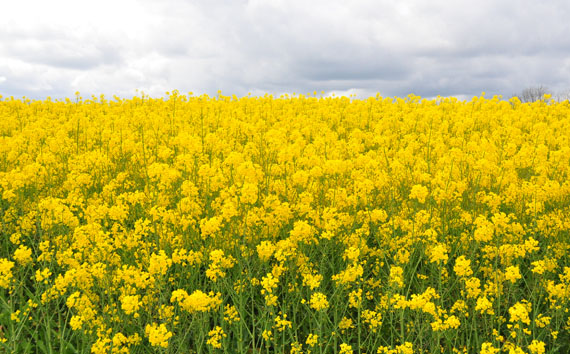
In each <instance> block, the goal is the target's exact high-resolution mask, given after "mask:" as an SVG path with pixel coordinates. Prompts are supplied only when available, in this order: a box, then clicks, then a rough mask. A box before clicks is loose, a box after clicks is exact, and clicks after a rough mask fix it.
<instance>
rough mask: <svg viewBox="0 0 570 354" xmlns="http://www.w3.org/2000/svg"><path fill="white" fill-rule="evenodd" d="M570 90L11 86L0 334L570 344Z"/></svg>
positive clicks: (59, 346)
mask: <svg viewBox="0 0 570 354" xmlns="http://www.w3.org/2000/svg"><path fill="white" fill-rule="evenodd" d="M569 177H570V104H569V103H568V101H566V102H561V103H557V102H554V101H550V100H549V99H548V97H546V98H545V99H543V100H541V101H538V102H534V103H525V104H523V103H521V102H520V101H519V100H518V99H517V98H513V99H511V100H509V101H505V100H501V99H500V98H498V97H494V98H492V99H489V98H485V97H484V96H481V97H474V98H473V99H472V100H467V101H459V100H457V99H453V98H437V99H434V100H425V99H421V98H420V97H417V96H413V95H411V96H408V97H406V98H384V97H381V96H379V95H378V96H376V97H371V98H368V99H364V100H359V99H354V98H346V97H317V96H316V95H291V96H289V95H284V96H281V97H272V96H270V95H266V96H263V97H251V96H248V97H243V98H239V99H238V98H237V97H235V96H232V97H229V96H223V95H221V94H219V95H218V96H216V97H208V96H206V95H202V96H194V95H192V94H188V95H183V94H180V93H179V92H177V91H174V92H171V93H167V96H165V97H164V98H160V99H154V98H151V97H148V96H146V95H144V94H143V95H141V97H134V98H132V99H122V98H119V97H113V99H106V98H105V97H103V96H101V97H91V98H89V99H84V98H81V97H80V96H79V95H78V96H77V97H75V98H74V99H66V100H52V99H50V98H48V99H46V100H43V101H32V100H29V99H25V98H24V99H13V98H6V97H3V98H2V97H1V96H0V196H1V199H0V219H1V236H0V307H1V311H0V352H5V353H90V352H92V353H319V354H322V353H342V354H347V353H381V354H412V353H426V354H427V353H480V354H493V353H509V354H522V353H528V354H543V353H569V352H570V344H569V343H570V335H569V329H570V319H569V316H570V313H569V309H570V304H569V301H570V257H569V251H570V250H569V248H570V178H569Z"/></svg>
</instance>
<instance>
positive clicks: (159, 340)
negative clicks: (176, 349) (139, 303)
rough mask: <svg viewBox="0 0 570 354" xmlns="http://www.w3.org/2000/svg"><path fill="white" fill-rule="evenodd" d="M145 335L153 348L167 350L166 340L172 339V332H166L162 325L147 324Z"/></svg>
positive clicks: (164, 326)
mask: <svg viewBox="0 0 570 354" xmlns="http://www.w3.org/2000/svg"><path fill="white" fill-rule="evenodd" d="M145 333H146V335H147V337H148V341H149V343H150V345H152V346H153V347H162V348H168V340H169V339H170V338H171V337H172V332H170V331H168V329H167V328H166V325H165V324H164V323H162V324H160V325H158V324H156V323H153V324H147V325H146V327H145Z"/></svg>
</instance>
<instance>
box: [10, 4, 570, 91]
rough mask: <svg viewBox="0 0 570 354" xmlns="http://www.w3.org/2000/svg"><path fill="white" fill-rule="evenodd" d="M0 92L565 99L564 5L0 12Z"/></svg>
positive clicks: (20, 8) (568, 42) (568, 40)
mask: <svg viewBox="0 0 570 354" xmlns="http://www.w3.org/2000/svg"><path fill="white" fill-rule="evenodd" d="M0 5H1V10H0V94H2V95H4V96H12V95H13V96H15V97H22V96H26V97H30V98H37V99H43V98H45V97H46V96H51V97H54V98H61V97H72V96H73V95H74V92H75V91H80V92H81V94H82V95H83V96H84V97H88V96H90V95H91V94H96V95H98V94H101V93H104V94H106V95H112V94H117V95H119V96H122V97H132V96H133V95H135V94H136V89H138V90H142V91H144V92H145V93H147V94H149V95H151V96H163V95H164V93H165V91H168V90H172V89H178V90H179V91H180V92H182V93H188V92H189V91H192V92H194V93H195V94H200V93H208V94H215V93H216V92H217V91H218V90H222V92H223V94H228V95H229V94H236V95H238V96H243V95H247V94H248V93H252V94H254V95H258V94H263V93H266V92H267V93H273V94H280V93H286V92H287V93H293V92H296V93H303V94H305V93H307V92H312V91H314V90H317V91H319V92H320V91H321V90H324V91H326V92H327V93H331V92H336V93H338V94H342V93H345V94H346V93H357V94H358V95H359V96H361V97H366V96H370V95H375V94H376V93H377V92H379V93H380V94H381V95H382V96H385V97H386V96H406V95H408V94H410V93H414V94H416V95H420V96H422V97H433V96H436V95H442V96H458V97H460V98H470V97H471V96H473V95H479V94H480V93H481V92H482V91H486V92H487V96H490V95H493V94H502V95H503V96H504V97H505V98H509V97H511V95H512V94H513V93H515V92H518V91H520V90H522V89H523V88H525V87H528V86H533V85H540V84H542V85H545V86H547V87H549V88H550V89H551V90H552V91H563V90H568V89H570V25H569V24H570V2H569V1H568V0H560V1H556V0H551V1H537V0H512V1H511V0H504V1H501V0H480V1H452V0H450V1H441V0H429V1H428V0H425V1H409V0H400V1H393V0H392V1H384V0H381V1H379V0H363V1H350V0H341V1H334V0H327V1H293V0H278V1H261V0H252V1H240V0H234V1H216V0H210V1H187V0H153V1H151V0H144V1H135V0H112V1H110V0H97V1H94V0H93V1H82V0H73V1H72V0H49V1H46V0H38V1H30V0H17V1H16V0H5V1H2V3H1V4H0Z"/></svg>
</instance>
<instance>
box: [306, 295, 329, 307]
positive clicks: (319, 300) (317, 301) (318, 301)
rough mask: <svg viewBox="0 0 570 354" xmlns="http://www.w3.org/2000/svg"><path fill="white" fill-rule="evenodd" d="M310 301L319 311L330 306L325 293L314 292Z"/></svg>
mask: <svg viewBox="0 0 570 354" xmlns="http://www.w3.org/2000/svg"><path fill="white" fill-rule="evenodd" d="M309 303H310V305H311V307H312V308H313V309H315V310H317V311H320V310H324V309H327V308H328V307H329V302H328V300H327V296H326V295H325V294H323V293H313V294H312V295H311V301H310V302H309Z"/></svg>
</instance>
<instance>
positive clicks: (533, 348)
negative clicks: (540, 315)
mask: <svg viewBox="0 0 570 354" xmlns="http://www.w3.org/2000/svg"><path fill="white" fill-rule="evenodd" d="M528 350H530V352H531V353H532V354H544V353H545V352H546V348H545V344H544V342H542V341H539V340H536V339H533V340H532V343H530V344H529V345H528Z"/></svg>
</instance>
